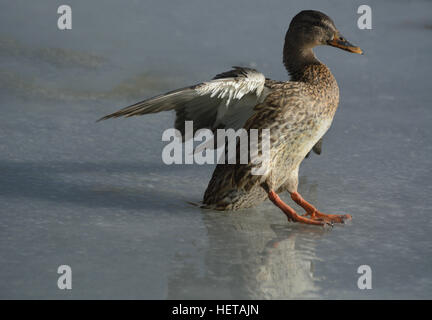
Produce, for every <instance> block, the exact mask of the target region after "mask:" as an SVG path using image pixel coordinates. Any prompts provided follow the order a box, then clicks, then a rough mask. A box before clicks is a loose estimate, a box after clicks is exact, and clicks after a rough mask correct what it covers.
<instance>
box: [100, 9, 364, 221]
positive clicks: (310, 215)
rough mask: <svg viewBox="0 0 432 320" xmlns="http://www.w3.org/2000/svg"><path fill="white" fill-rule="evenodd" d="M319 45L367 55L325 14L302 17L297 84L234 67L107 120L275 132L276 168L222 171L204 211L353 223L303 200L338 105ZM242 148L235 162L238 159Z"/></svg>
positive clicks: (296, 38)
mask: <svg viewBox="0 0 432 320" xmlns="http://www.w3.org/2000/svg"><path fill="white" fill-rule="evenodd" d="M318 45H330V46H333V47H337V48H340V49H343V50H346V51H349V52H353V53H359V54H362V50H361V49H360V48H359V47H356V46H353V45H352V44H351V43H349V42H348V41H347V40H346V39H344V38H343V37H342V36H341V34H340V33H339V31H338V30H337V29H336V27H335V25H334V23H333V21H332V20H331V19H330V18H329V17H328V16H327V15H325V14H323V13H321V12H319V11H312V10H308V11H302V12H300V13H299V14H297V15H296V16H295V17H294V18H293V19H292V21H291V23H290V26H289V29H288V31H287V33H286V37H285V46H284V50H283V63H284V65H285V67H286V69H287V70H288V72H289V74H290V76H291V80H290V81H286V82H279V81H274V80H270V79H266V78H265V77H264V75H263V74H261V73H259V72H258V71H256V70H254V69H250V68H240V67H234V69H233V70H231V71H228V72H224V73H221V74H219V75H217V76H216V77H215V78H213V80H212V81H209V82H204V83H200V84H197V85H194V86H191V87H187V88H183V89H179V90H175V91H171V92H168V93H166V94H163V95H160V96H157V97H154V98H151V99H148V100H145V101H142V102H139V103H136V104H134V105H132V106H129V107H127V108H124V109H122V110H120V111H117V112H115V113H113V114H110V115H108V116H105V117H103V118H102V119H101V120H104V119H108V118H115V117H121V116H126V117H130V116H135V115H142V114H148V113H155V112H160V111H166V110H175V112H176V120H175V127H176V128H177V129H178V130H180V132H181V133H182V135H183V137H184V135H185V129H184V126H185V125H184V122H185V121H193V123H194V130H195V131H196V130H198V129H202V128H208V129H211V130H215V129H219V128H233V129H235V130H237V129H239V128H242V127H243V128H244V129H246V130H247V131H248V132H249V130H250V129H258V130H259V132H262V129H270V146H271V149H270V161H269V164H268V167H267V170H266V171H265V174H263V175H254V174H252V169H253V168H254V166H256V164H254V162H253V161H250V160H249V163H248V164H218V165H217V167H216V169H215V171H214V172H213V176H212V179H211V180H210V183H209V185H208V187H207V190H206V192H205V194H204V199H203V207H205V208H211V209H215V210H237V209H242V208H249V207H252V206H255V205H257V204H259V203H261V202H262V201H264V200H265V199H267V198H269V199H270V200H271V201H272V202H273V203H274V204H275V205H276V206H278V207H279V208H280V209H281V210H282V211H283V212H284V213H285V214H286V216H287V217H288V220H289V221H294V222H302V223H307V224H314V225H324V224H333V223H335V222H336V223H343V222H344V221H345V220H346V219H350V218H351V216H350V215H330V214H324V213H322V212H320V211H318V210H317V209H316V208H315V207H314V206H312V205H311V204H309V203H308V202H306V201H305V200H304V199H303V198H302V196H301V195H300V194H299V193H298V192H297V186H298V171H299V166H300V163H301V162H302V161H303V159H304V158H305V157H306V156H307V155H308V153H309V152H310V151H311V150H314V151H315V152H316V153H320V151H321V138H322V136H323V135H324V134H325V133H326V131H327V130H328V129H329V127H330V125H331V123H332V120H333V116H334V114H335V112H336V109H337V106H338V103H339V88H338V85H337V83H336V80H335V78H334V77H333V75H332V74H331V72H330V70H329V69H328V68H327V67H326V66H325V65H324V64H323V63H321V62H320V61H319V60H318V59H317V58H316V57H315V55H314V53H313V51H312V49H313V48H314V47H316V46H318ZM239 152H240V151H239V148H237V156H239V154H238V153H239ZM285 190H287V191H288V192H289V193H290V195H291V198H292V199H293V200H294V201H295V202H296V203H297V204H299V205H300V206H301V207H303V208H304V209H305V211H306V214H305V215H299V214H297V213H296V212H295V211H294V209H292V208H291V207H289V206H288V205H287V204H285V203H284V202H283V201H282V200H281V199H280V198H279V196H278V194H277V193H276V192H282V191H285Z"/></svg>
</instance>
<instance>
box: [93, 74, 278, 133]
mask: <svg viewBox="0 0 432 320" xmlns="http://www.w3.org/2000/svg"><path fill="white" fill-rule="evenodd" d="M267 81H270V82H271V80H266V79H265V77H264V75H263V74H262V73H260V72H258V71H256V70H255V69H251V68H242V67H233V69H232V70H230V71H227V72H224V73H220V74H218V75H217V76H215V77H214V78H213V80H211V81H208V82H203V83H199V84H197V85H194V86H190V87H186V88H182V89H178V90H174V91H171V92H168V93H165V94H162V95H159V96H156V97H153V98H150V99H147V100H144V101H141V102H138V103H135V104H133V105H131V106H129V107H126V108H124V109H121V110H119V111H117V112H114V113H112V114H109V115H107V116H105V117H102V118H101V119H99V120H98V121H100V120H106V119H110V118H118V117H132V116H138V115H144V114H149V113H156V112H161V111H168V110H175V112H176V120H175V128H176V129H178V130H180V132H181V133H182V135H183V136H184V126H185V121H188V120H192V121H193V126H194V131H196V130H198V129H202V128H207V129H210V130H214V129H216V128H233V129H236V130H237V129H239V128H241V127H243V125H244V123H245V122H246V120H247V119H248V118H250V116H251V115H252V114H253V112H254V111H253V108H254V107H255V106H256V105H257V104H259V103H261V102H262V101H264V99H265V97H266V96H267V95H268V94H269V92H270V91H271V89H270V87H268V86H266V82H267Z"/></svg>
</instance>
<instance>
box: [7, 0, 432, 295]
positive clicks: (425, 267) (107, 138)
mask: <svg viewBox="0 0 432 320" xmlns="http://www.w3.org/2000/svg"><path fill="white" fill-rule="evenodd" d="M360 4H362V3H360V2H358V1H352V2H350V1H344V2H337V3H336V2H334V1H290V2H287V1H285V0H279V1H276V0H274V1H257V0H254V1H251V0H248V1H246V0H244V1H227V0H224V1H202V0H199V1H198V0H196V1H181V2H177V1H175V2H173V1H161V0H158V1H156V0H155V1H122V2H119V1H114V0H111V1H91V2H89V1H79V2H78V1H76V2H72V3H71V7H72V10H73V29H72V30H71V31H59V30H58V29H57V24H56V20H57V15H56V11H57V6H58V5H59V4H58V2H57V1H38V3H29V2H25V1H13V2H12V1H8V2H6V1H4V2H2V3H1V4H0V30H1V33H0V105H1V111H2V113H1V117H0V203H1V205H0V298H6V299H9V298H31V299H32V298H59V299H70V298H82V299H86V298H152V299H165V298H178V299H184V298H185V299H186V298H228V299H229V298H253V299H255V298H271V299H286V298H336V299H339V298H341V299H343V298H356V299H357V298H358V299H366V298H383V299H387V298H409V299H410V298H431V297H432V275H431V272H432V256H431V253H432V242H431V240H432V232H431V227H432V223H431V214H432V210H431V207H432V198H431V193H432V186H431V182H430V181H431V179H432V171H431V159H432V146H431V141H432V125H431V124H432V111H431V101H432V99H431V98H432V93H431V89H432V88H431V74H432V66H431V63H430V57H431V50H432V23H431V21H430V12H431V9H432V3H431V2H428V1H415V2H414V1H413V2H406V1H380V2H372V3H371V4H370V5H371V7H372V10H373V30H359V29H358V28H357V17H358V15H357V7H358V6H359V5H360ZM302 9H318V10H322V11H324V12H326V13H328V14H329V15H330V16H331V17H332V18H333V19H334V20H335V23H336V25H337V26H338V27H339V29H340V30H341V31H342V33H343V34H344V35H345V36H346V37H347V38H348V39H349V40H351V41H352V42H353V43H355V44H357V45H359V46H360V47H361V48H362V49H364V51H365V53H366V54H365V55H364V56H359V55H354V54H349V53H347V52H344V51H340V50H336V49H334V48H326V47H322V48H318V49H317V50H316V52H317V55H318V57H319V58H320V59H321V60H322V61H323V62H325V63H326V64H327V65H328V66H329V67H330V68H331V70H332V71H333V73H334V75H335V77H336V78H337V80H338V83H339V86H340V90H341V101H340V109H339V110H338V112H337V115H336V117H335V121H334V123H333V126H332V128H331V130H330V131H329V132H328V134H327V135H326V137H325V138H324V144H323V153H322V155H321V156H316V155H314V156H312V157H311V158H310V159H307V160H306V161H304V163H303V165H302V167H301V186H300V192H301V193H302V194H303V196H304V197H305V198H306V199H308V200H310V201H311V202H312V203H314V204H315V205H316V206H317V207H318V208H319V209H321V210H322V211H323V212H329V213H350V214H351V215H352V216H353V221H352V223H351V224H349V225H346V226H342V227H335V228H334V229H333V230H330V231H326V230H321V229H320V228H315V227H308V226H302V225H298V224H289V223H287V222H286V219H285V217H284V216H283V214H281V213H280V212H279V211H278V209H277V208H275V207H274V206H272V205H271V204H270V203H268V202H266V203H264V204H262V205H261V206H259V207H258V208H255V209H253V210H245V211H241V212H235V213H220V212H213V211H205V210H200V209H197V208H195V207H193V206H190V205H189V204H188V203H187V202H186V201H199V200H200V199H201V198H202V195H203V192H204V190H205V188H206V186H207V182H208V180H209V178H210V175H211V173H212V170H213V168H214V167H213V166H207V165H206V166H198V165H178V166H166V165H164V164H163V162H162V161H161V152H162V148H163V146H164V145H165V144H164V143H163V142H162V141H161V135H162V132H163V130H164V129H166V128H169V127H171V126H172V122H173V118H174V117H173V114H171V113H164V114H157V115H150V116H146V117H140V118H133V119H119V120H111V121H105V122H101V123H95V120H96V119H98V118H99V117H101V116H103V115H105V114H107V113H110V112H113V111H116V110H117V109H119V108H120V107H123V106H126V105H128V104H130V103H133V102H135V101H137V100H140V99H143V98H146V97H149V96H151V95H154V94H157V93H160V92H164V91H167V90H170V89H175V88H177V87H181V86H185V85H190V84H194V83H196V82H199V81H203V80H208V79H209V78H210V77H212V76H213V75H215V74H217V73H219V72H222V71H225V70H228V69H229V68H230V67H231V66H232V65H244V66H252V67H255V68H257V69H259V70H260V71H261V72H263V73H264V74H265V75H266V76H268V77H271V78H274V79H281V80H283V79H287V75H286V72H285V70H284V69H283V67H282V64H281V49H282V40H283V37H284V34H285V31H286V28H287V26H288V24H289V21H290V19H291V18H292V16H293V15H294V14H295V13H297V12H298V11H300V10H302ZM283 197H284V198H285V199H287V195H283ZM287 201H288V199H287ZM290 203H291V202H290ZM63 264H67V265H70V266H71V267H72V272H73V288H72V290H70V291H61V290H59V289H58V288H57V278H58V276H59V275H58V274H57V267H58V266H59V265H63ZM364 264H366V265H370V266H371V268H372V272H373V281H372V283H373V289H372V290H359V289H358V288H357V279H358V277H359V276H360V275H359V274H357V268H358V267H359V266H360V265H364Z"/></svg>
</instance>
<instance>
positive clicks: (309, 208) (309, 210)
mask: <svg viewBox="0 0 432 320" xmlns="http://www.w3.org/2000/svg"><path fill="white" fill-rule="evenodd" d="M290 195H291V199H293V200H294V201H295V202H296V203H297V204H298V205H299V206H301V207H302V208H303V209H305V210H306V215H309V216H310V217H311V218H312V219H315V218H320V219H323V220H325V221H326V222H333V223H344V222H345V221H346V220H351V215H349V214H325V213H322V212H320V211H318V210H317V208H315V207H314V206H313V205H311V204H310V203H309V202H307V201H306V200H305V199H303V197H302V196H301V195H300V193H298V192H290Z"/></svg>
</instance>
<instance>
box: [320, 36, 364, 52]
mask: <svg viewBox="0 0 432 320" xmlns="http://www.w3.org/2000/svg"><path fill="white" fill-rule="evenodd" d="M327 43H328V44H329V45H330V46H333V47H336V48H340V49H342V50H346V51H349V52H352V53H358V54H363V50H362V49H360V48H359V47H357V46H355V45H353V44H352V43H350V42H349V41H348V40H346V39H345V38H343V37H342V36H340V35H338V36H335V37H334V38H333V40H330V41H327Z"/></svg>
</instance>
